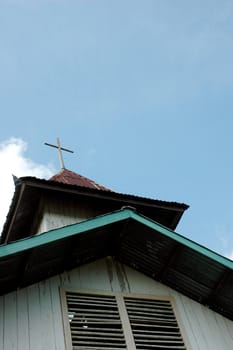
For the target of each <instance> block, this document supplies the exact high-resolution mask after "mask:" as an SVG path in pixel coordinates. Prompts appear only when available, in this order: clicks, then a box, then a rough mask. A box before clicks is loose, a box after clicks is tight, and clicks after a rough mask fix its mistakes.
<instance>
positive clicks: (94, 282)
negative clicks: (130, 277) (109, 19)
mask: <svg viewBox="0 0 233 350" xmlns="http://www.w3.org/2000/svg"><path fill="white" fill-rule="evenodd" d="M79 269H80V288H81V289H89V290H90V289H93V290H111V289H110V284H109V278H108V274H107V271H106V265H105V262H104V260H102V259H101V260H99V261H95V262H93V263H90V264H86V265H83V266H81V267H80V268H79Z"/></svg>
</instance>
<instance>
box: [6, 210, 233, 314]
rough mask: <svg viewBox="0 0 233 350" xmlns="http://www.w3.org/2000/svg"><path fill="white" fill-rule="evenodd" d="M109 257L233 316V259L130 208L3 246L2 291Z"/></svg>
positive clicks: (222, 312)
mask: <svg viewBox="0 0 233 350" xmlns="http://www.w3.org/2000/svg"><path fill="white" fill-rule="evenodd" d="M108 255H111V256H114V257H115V258H116V259H118V260H119V261H120V262H122V263H124V264H126V265H128V266H131V267H132V268H134V269H136V270H138V271H140V272H142V273H144V274H145V275H147V276H150V277H151V278H153V279H155V280H157V281H160V282H162V283H164V284H166V285H168V286H170V287H171V288H173V289H175V290H177V291H179V292H181V293H183V294H184V295H187V296H188V297H190V298H192V299H194V300H196V301H198V302H200V303H202V304H204V305H206V306H208V307H210V308H211V309H213V310H214V311H216V312H218V313H220V314H222V315H224V316H225V317H227V318H229V319H231V320H233V262H232V261H231V260H229V259H227V258H225V257H223V256H221V255H219V254H217V253H215V252H213V251H211V250H209V249H207V248H205V247H203V246H201V245H199V244H197V243H195V242H193V241H191V240H189V239H187V238H185V237H183V236H181V235H179V234H178V233H176V232H174V231H172V230H169V229H168V228H166V227H164V226H162V225H160V224H158V223H156V222H154V221H152V220H150V219H148V218H146V217H144V216H142V215H139V214H137V213H136V212H134V211H132V210H129V209H123V210H120V211H117V212H114V213H110V214H106V215H103V216H99V217H96V218H93V219H89V220H87V221H84V222H81V223H78V224H74V225H70V226H65V227H63V228H59V229H57V230H53V231H49V232H46V233H43V234H41V235H37V236H33V237H30V238H27V239H23V240H20V241H18V242H12V243H10V244H6V245H2V246H0V291H1V293H2V294H4V293H7V292H10V291H13V290H15V289H17V288H20V287H23V286H26V285H30V284H32V283H35V282H37V281H40V280H43V279H45V278H47V277H50V276H53V275H55V274H58V273H61V272H63V271H64V270H68V269H72V268H75V267H77V266H79V265H82V264H84V263H87V262H91V261H94V260H96V259H99V258H102V257H105V256H108Z"/></svg>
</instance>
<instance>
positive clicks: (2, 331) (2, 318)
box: [0, 296, 5, 349]
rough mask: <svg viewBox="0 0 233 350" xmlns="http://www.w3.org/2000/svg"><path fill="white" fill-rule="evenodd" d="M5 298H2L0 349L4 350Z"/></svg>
mask: <svg viewBox="0 0 233 350" xmlns="http://www.w3.org/2000/svg"><path fill="white" fill-rule="evenodd" d="M4 309H5V307H4V297H3V296H2V297H0V349H4V347H3V345H4Z"/></svg>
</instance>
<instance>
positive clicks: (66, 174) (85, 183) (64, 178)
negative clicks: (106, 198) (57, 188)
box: [49, 169, 111, 191]
mask: <svg viewBox="0 0 233 350" xmlns="http://www.w3.org/2000/svg"><path fill="white" fill-rule="evenodd" d="M49 180H50V181H56V182H61V183H64V184H66V185H75V186H80V187H86V188H93V189H97V190H102V191H111V190H110V189H108V188H107V187H105V186H102V185H99V184H97V183H96V182H95V181H93V180H91V179H88V178H87V177H85V176H82V175H79V174H77V173H75V172H73V171H71V170H68V169H62V170H61V171H60V172H59V173H57V174H55V175H53V176H52V177H51V178H50V179H49Z"/></svg>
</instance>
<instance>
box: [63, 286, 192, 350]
mask: <svg viewBox="0 0 233 350" xmlns="http://www.w3.org/2000/svg"><path fill="white" fill-rule="evenodd" d="M66 306H67V313H68V317H67V323H69V328H70V334H71V344H70V346H69V347H70V348H71V349H73V350H122V349H128V350H135V349H138V350H150V349H161V350H166V349H167V350H178V349H183V350H185V349H186V347H185V345H184V341H183V339H182V336H181V333H180V329H179V326H178V323H177V320H176V317H175V314H174V311H173V309H172V305H171V302H170V301H168V300H155V299H151V298H138V297H132V296H125V295H122V294H115V295H114V294H104V295H99V294H92V293H76V292H67V293H66ZM69 347H68V348H69Z"/></svg>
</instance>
